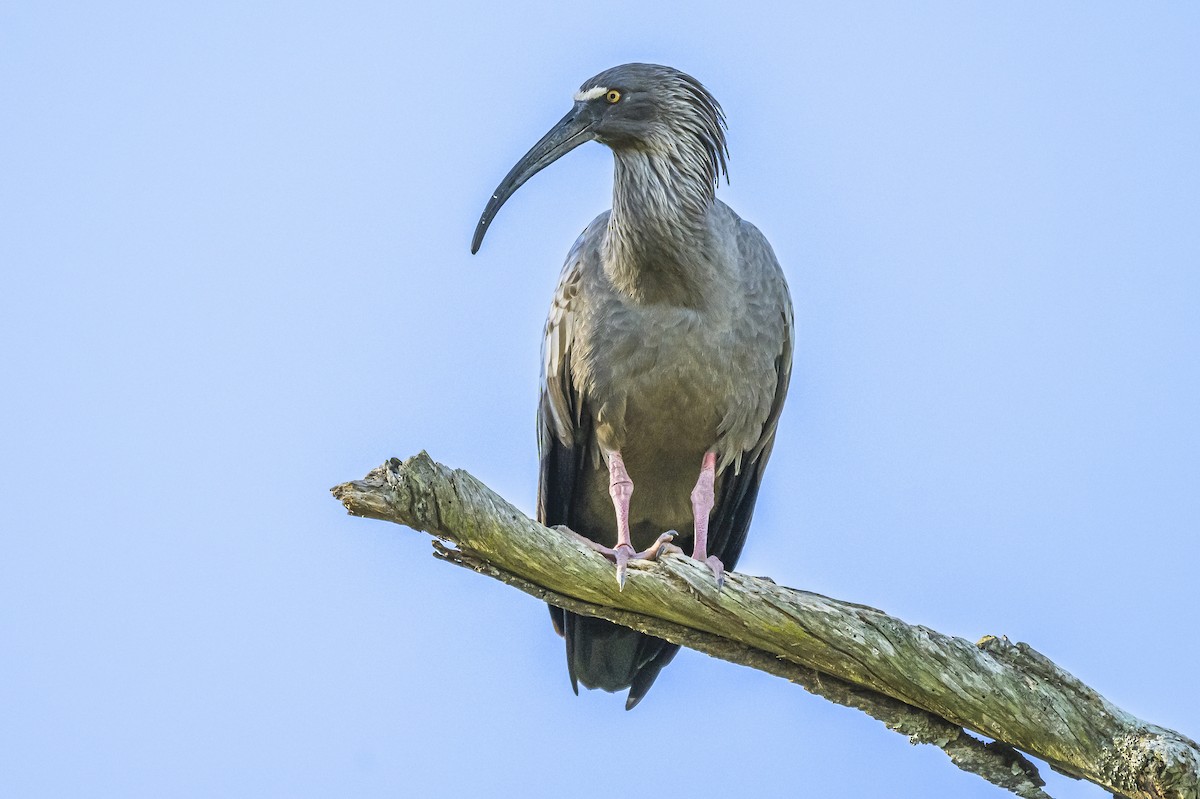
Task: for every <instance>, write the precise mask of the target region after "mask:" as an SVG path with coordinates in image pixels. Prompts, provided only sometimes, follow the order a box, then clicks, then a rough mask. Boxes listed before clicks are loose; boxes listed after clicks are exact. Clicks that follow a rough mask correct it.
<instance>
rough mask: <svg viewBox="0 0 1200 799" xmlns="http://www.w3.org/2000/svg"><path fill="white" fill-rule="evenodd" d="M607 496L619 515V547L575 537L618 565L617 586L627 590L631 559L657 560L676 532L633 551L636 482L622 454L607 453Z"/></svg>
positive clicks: (667, 533)
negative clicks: (632, 506) (631, 525)
mask: <svg viewBox="0 0 1200 799" xmlns="http://www.w3.org/2000/svg"><path fill="white" fill-rule="evenodd" d="M608 495H609V496H610V497H612V503H613V510H614V511H615V512H616V514H617V545H616V546H615V547H606V546H604V545H603V544H598V543H596V542H595V541H592V540H591V539H589V538H585V537H584V536H581V535H578V533H577V534H576V536H577V537H578V538H579V539H580V540H582V541H584V542H585V543H587V545H588V546H590V547H591V548H592V549H594V550H596V551H597V552H600V553H601V554H603V555H604V556H605V557H608V558H611V559H612V560H613V561H615V562H616V564H617V585H618V586H620V587H621V588H622V589H624V588H625V573H626V570H627V568H628V565H629V561H631V560H654V559H656V558H657V557H658V555H659V551H660V550H661V549H662V547H663V545H664V544H669V543H670V542H671V539H672V538H674V537H675V533H674V532H672V531H668V532H665V533H663V534H662V535H660V536H659V537H658V539H657V540H656V541H655V542H654V543H653V544H651V545H650V546H649V547H648V548H647V549H645V550H643V551H641V552H638V551H637V550H635V549H634V548H633V541H632V539H631V538H630V536H629V500H630V498H631V497H632V496H633V480H632V479H630V477H629V472H628V471H626V470H625V461H623V460H622V459H621V453H620V452H618V451H616V450H613V451H612V452H610V453H609V454H608Z"/></svg>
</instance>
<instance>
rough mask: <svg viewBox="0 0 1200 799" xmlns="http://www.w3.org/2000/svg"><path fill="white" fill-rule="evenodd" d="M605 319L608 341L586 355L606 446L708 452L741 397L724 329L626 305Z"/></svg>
mask: <svg viewBox="0 0 1200 799" xmlns="http://www.w3.org/2000/svg"><path fill="white" fill-rule="evenodd" d="M604 324H605V325H606V329H605V330H603V331H597V332H598V333H602V335H598V336H596V337H595V338H594V340H596V341H603V342H604V345H603V346H597V347H594V348H591V349H590V351H589V352H588V353H587V355H588V357H589V359H590V363H589V364H588V369H587V373H588V374H590V375H591V376H592V381H591V385H590V386H588V387H587V393H588V394H589V395H591V397H592V399H593V401H594V403H595V407H597V408H598V410H599V413H598V416H599V418H598V421H599V423H600V428H601V436H602V439H601V443H602V444H603V445H606V446H609V447H612V448H619V449H622V451H624V450H626V449H629V448H630V447H633V448H635V449H647V450H657V451H660V452H663V453H664V455H666V453H677V454H678V455H680V456H693V455H694V456H696V457H699V456H700V455H702V454H703V453H704V451H705V450H706V449H708V448H709V447H711V446H713V444H714V443H715V441H716V438H717V435H718V428H719V426H720V423H721V420H722V419H723V418H724V417H725V415H726V413H727V411H728V404H729V402H731V401H734V400H735V399H736V397H735V391H734V390H733V388H734V387H733V386H731V385H730V384H729V372H728V366H729V361H730V359H731V353H730V352H728V348H727V347H726V346H725V345H724V342H723V339H724V338H725V337H724V336H723V334H722V331H721V329H720V327H719V326H718V325H717V323H716V322H715V321H714V320H712V319H706V318H705V316H704V314H703V313H702V312H698V311H694V310H690V309H679V308H651V309H632V310H628V309H622V311H621V312H613V313H610V314H609V315H608V316H607V318H606V319H605V320H604ZM604 438H608V439H609V440H608V441H605V440H604Z"/></svg>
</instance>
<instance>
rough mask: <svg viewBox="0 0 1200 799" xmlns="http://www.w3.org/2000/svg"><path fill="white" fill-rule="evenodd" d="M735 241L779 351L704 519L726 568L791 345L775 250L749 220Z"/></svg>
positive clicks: (771, 441)
mask: <svg viewBox="0 0 1200 799" xmlns="http://www.w3.org/2000/svg"><path fill="white" fill-rule="evenodd" d="M738 243H739V249H740V250H741V253H742V257H743V258H744V259H746V262H747V263H749V264H751V265H752V268H753V270H754V271H755V273H756V274H757V276H758V277H759V278H760V280H759V281H757V283H758V285H757V289H756V290H757V291H759V292H760V293H761V295H762V297H760V299H762V300H764V301H765V306H766V310H767V313H766V314H765V318H764V320H763V321H764V322H766V326H767V328H768V329H773V330H774V331H775V333H776V335H775V337H774V339H775V341H776V342H777V347H778V349H777V350H776V355H775V360H774V363H775V391H774V395H773V396H772V399H771V404H770V408H769V410H768V411H767V415H766V418H765V420H764V421H763V425H762V428H761V432H759V434H758V436H757V439H756V440H754V441H750V442H747V444H748V446H746V447H745V449H744V450H743V454H742V458H741V464H740V468H738V469H734V468H729V469H726V470H725V473H724V475H723V479H722V480H721V487H720V493H719V494H718V496H717V497H716V503H715V505H714V507H713V513H712V516H711V517H710V519H709V536H710V541H711V547H710V549H711V551H712V553H713V554H715V555H716V556H717V557H718V558H720V559H721V562H722V563H723V564H724V565H725V568H727V569H732V568H733V567H734V566H735V565H736V564H737V560H738V557H739V556H740V555H741V553H742V546H743V545H744V544H745V543H746V532H747V530H749V529H750V519H751V517H752V516H753V514H754V502H755V500H756V499H757V498H758V488H759V486H760V485H761V484H762V476H763V472H764V471H765V469H766V467H767V460H768V459H769V458H770V457H771V448H772V447H774V445H775V431H776V430H777V428H778V427H779V415H780V413H782V411H783V403H784V400H785V399H786V398H787V392H788V385H789V384H790V383H791V379H792V349H793V347H794V346H795V323H794V317H793V312H792V298H791V294H790V293H789V292H788V287H787V282H786V281H785V280H784V278H783V271H782V269H781V268H780V266H779V262H778V260H776V258H775V253H774V252H773V251H772V250H771V246H770V245H769V244H768V243H767V240H766V238H764V237H763V235H762V234H761V233H760V232H759V231H758V229H757V228H756V227H754V226H753V225H751V224H750V223H748V222H743V223H742V227H741V230H740V233H739V239H738Z"/></svg>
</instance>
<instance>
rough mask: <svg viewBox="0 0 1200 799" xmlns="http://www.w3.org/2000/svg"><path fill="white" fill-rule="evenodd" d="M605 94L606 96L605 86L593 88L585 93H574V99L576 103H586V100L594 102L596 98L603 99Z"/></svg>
mask: <svg viewBox="0 0 1200 799" xmlns="http://www.w3.org/2000/svg"><path fill="white" fill-rule="evenodd" d="M606 94H608V87H607V86H593V87H592V88H590V89H588V90H587V91H586V92H575V99H576V101H580V102H587V101H588V100H595V99H596V98H597V97H603V96H604V95H606Z"/></svg>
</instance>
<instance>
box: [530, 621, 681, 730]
mask: <svg viewBox="0 0 1200 799" xmlns="http://www.w3.org/2000/svg"><path fill="white" fill-rule="evenodd" d="M556 611H557V612H556ZM560 614H561V616H560ZM550 616H551V618H552V619H553V620H554V621H555V622H558V620H559V618H561V619H562V627H563V629H562V632H563V638H564V639H566V643H567V672H568V674H569V675H570V677H571V687H572V688H573V689H574V690H575V693H579V683H583V687H585V688H599V689H601V690H603V691H609V692H613V691H623V690H625V689H626V688H628V689H629V696H628V698H627V699H626V700H625V709H626V710H631V709H632V708H633V707H634V706H635V705H636V704H637V703H638V702H640V701H642V697H644V696H645V695H646V692H647V691H649V690H650V686H651V685H652V684H653V683H654V678H655V677H657V676H658V673H659V672H660V671H662V668H663V666H666V665H667V664H668V663H670V662H671V658H673V657H675V653H676V652H678V651H679V647H678V646H677V645H675V644H669V643H667V642H666V641H664V640H662V639H661V638H654V637H652V636H649V635H644V634H642V633H639V632H637V631H636V630H631V629H629V628H628V627H622V626H621V625H619V624H613V623H612V622H610V621H605V620H604V619H596V618H592V617H590V616H579V615H577V614H575V613H568V612H565V611H559V610H557V609H556V608H551V610H550ZM557 626H558V625H557V623H556V624H555V627H557Z"/></svg>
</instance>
